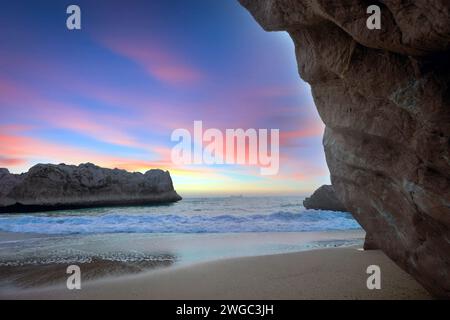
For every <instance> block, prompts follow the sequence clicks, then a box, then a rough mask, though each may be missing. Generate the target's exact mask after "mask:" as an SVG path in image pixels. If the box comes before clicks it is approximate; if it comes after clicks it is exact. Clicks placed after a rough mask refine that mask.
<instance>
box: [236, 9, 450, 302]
mask: <svg viewBox="0 0 450 320" xmlns="http://www.w3.org/2000/svg"><path fill="white" fill-rule="evenodd" d="M240 2H241V3H242V4H243V5H244V6H245V7H246V8H247V9H248V10H249V11H250V12H251V13H252V15H253V16H254V17H255V19H256V20H257V21H258V22H259V23H260V24H261V25H262V26H263V27H264V28H265V29H266V30H269V31H272V30H286V31H288V32H289V34H290V35H291V37H292V39H293V41H294V43H295V45H296V55H297V61H298V69H299V73H300V75H301V77H302V78H303V79H304V80H306V81H307V82H309V83H310V84H311V86H312V93H313V96H314V100H315V103H316V106H317V109H318V111H319V113H320V116H321V118H322V120H323V122H324V123H325V125H326V130H325V135H324V139H323V144H324V148H325V154H326V158H327V163H328V166H329V169H330V172H331V180H332V184H333V186H334V188H335V191H336V193H337V195H338V197H339V199H340V200H341V201H342V202H343V204H344V205H345V207H346V208H348V209H349V211H351V212H352V214H353V215H354V216H355V218H356V219H357V220H358V221H359V223H360V224H361V225H362V226H363V228H364V229H365V230H366V231H368V233H370V235H371V238H372V239H371V241H373V243H374V244H376V246H378V247H380V248H381V249H382V250H383V251H384V252H385V253H386V254H387V255H388V256H389V257H390V258H391V259H393V260H394V261H395V262H397V264H399V265H400V266H401V267H402V268H403V269H405V270H406V271H407V272H409V273H410V274H411V275H413V276H414V277H415V278H416V279H417V280H418V281H419V282H421V283H422V284H423V285H424V286H425V287H426V288H427V289H428V290H429V291H430V292H432V293H433V294H434V295H435V296H437V297H446V298H449V297H450V151H449V150H450V1H448V0H423V1H414V0H383V1H375V2H376V3H375V4H377V5H378V6H379V7H380V8H381V27H382V28H381V30H369V29H368V28H367V27H366V20H367V18H368V16H369V15H368V14H367V11H366V10H367V6H369V5H370V4H373V3H370V1H369V2H368V1H363V0H336V1H329V0H240Z"/></svg>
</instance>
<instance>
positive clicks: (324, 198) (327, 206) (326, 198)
mask: <svg viewBox="0 0 450 320" xmlns="http://www.w3.org/2000/svg"><path fill="white" fill-rule="evenodd" d="M303 206H304V207H305V208H306V209H316V210H331V211H344V212H346V211H348V210H347V209H346V208H345V207H344V205H343V204H342V202H341V201H340V200H339V199H338V198H337V197H336V193H335V192H334V189H333V186H330V185H323V186H321V187H320V188H319V189H317V190H316V191H314V193H313V194H312V195H311V197H308V198H306V199H305V200H303Z"/></svg>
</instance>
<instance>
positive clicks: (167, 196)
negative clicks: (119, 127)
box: [0, 163, 181, 212]
mask: <svg viewBox="0 0 450 320" xmlns="http://www.w3.org/2000/svg"><path fill="white" fill-rule="evenodd" d="M178 200H181V197H180V196H179V195H178V194H177V193H176V192H175V190H174V188H173V184H172V179H171V177H170V174H169V172H168V171H162V170H149V171H147V172H146V173H145V174H142V173H138V172H133V173H130V172H127V171H125V170H119V169H105V168H100V167H98V166H96V165H93V164H91V163H86V164H81V165H79V166H71V165H65V164H59V165H53V164H38V165H35V166H34V167H32V168H31V169H30V170H29V171H28V172H27V173H23V174H20V175H19V174H17V175H16V174H10V173H9V171H8V170H7V169H0V212H30V211H45V210H59V209H75V208H86V207H99V206H122V205H145V204H153V203H165V202H175V201H178Z"/></svg>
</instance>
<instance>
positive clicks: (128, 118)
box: [0, 0, 329, 196]
mask: <svg viewBox="0 0 450 320" xmlns="http://www.w3.org/2000/svg"><path fill="white" fill-rule="evenodd" d="M68 4H69V3H67V2H65V1H53V2H52V1H48V2H46V3H37V2H35V1H29V3H28V4H27V5H24V4H23V3H21V4H14V3H8V4H4V5H3V6H2V11H1V13H0V21H2V28H1V31H0V55H1V59H0V112H1V117H0V167H5V168H8V169H9V170H10V171H11V172H14V173H21V172H25V171H27V170H28V169H29V168H30V167H31V166H33V165H35V164H37V163H55V164H57V163H66V164H75V165H77V164H80V163H86V162H91V163H94V164H96V165H98V166H102V167H108V168H120V169H125V170H128V171H139V172H145V171H147V170H149V169H152V168H160V169H163V170H169V171H170V173H171V176H172V179H173V181H174V186H175V189H176V190H177V191H178V192H179V193H180V194H181V195H182V196H186V195H208V194H214V195H230V194H244V195H245V194H261V195H265V194H306V193H308V192H311V191H312V190H314V189H315V188H317V187H318V186H320V185H321V184H324V183H328V182H329V173H328V169H327V167H326V163H325V156H324V154H323V148H322V135H323V130H324V126H323V124H322V122H321V120H320V118H319V116H318V114H317V111H316V109H315V107H314V102H313V100H312V97H311V93H310V89H309V86H308V85H307V84H306V83H304V82H303V81H302V80H301V79H300V78H299V76H298V73H297V65H296V61H295V53H294V45H293V43H292V40H291V39H290V38H289V37H288V35H287V34H286V33H281V32H276V33H268V32H265V31H264V30H262V29H261V27H260V26H259V25H258V24H257V23H256V22H255V21H254V20H253V18H252V17H251V16H250V15H249V14H248V12H247V11H246V10H245V9H244V8H242V7H241V6H240V5H239V4H238V2H237V1H228V0H217V1H208V0H195V1H192V2H189V3H187V2H186V1H176V0H170V1H164V2H162V1H161V2H158V3H155V2H151V1H106V0H105V1H96V2H95V4H94V3H93V2H92V1H77V4H78V5H79V6H80V7H81V10H82V25H83V27H82V30H76V31H69V30H67V28H66V27H65V19H66V16H67V15H66V12H65V8H66V7H67V5H68ZM197 120H200V121H202V122H203V123H204V125H205V127H206V128H218V129H220V130H225V129H229V128H231V129H237V128H242V129H244V130H245V129H249V128H255V129H256V130H258V129H269V130H270V129H279V130H280V154H279V155H280V171H279V173H278V174H277V175H274V176H262V175H261V174H260V172H259V167H257V166H252V165H227V164H220V165H205V164H201V165H195V164H189V165H175V164H174V163H173V162H172V160H171V150H172V148H173V146H174V145H175V144H176V143H175V142H173V141H171V133H172V132H173V131H174V130H175V129H178V128H184V129H187V130H192V128H193V123H194V121H197Z"/></svg>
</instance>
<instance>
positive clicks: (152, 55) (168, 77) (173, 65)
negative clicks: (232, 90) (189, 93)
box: [100, 37, 204, 85]
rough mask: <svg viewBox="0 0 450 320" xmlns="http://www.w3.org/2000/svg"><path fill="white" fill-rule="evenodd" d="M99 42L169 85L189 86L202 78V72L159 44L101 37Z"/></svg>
mask: <svg viewBox="0 0 450 320" xmlns="http://www.w3.org/2000/svg"><path fill="white" fill-rule="evenodd" d="M100 42H101V43H102V44H103V45H104V46H106V47H107V48H109V49H110V50H111V51H113V52H115V53H116V54H119V55H121V56H124V57H126V58H128V59H130V60H132V61H133V62H135V63H136V64H138V65H140V66H141V67H142V68H143V69H144V70H145V71H146V72H147V73H148V74H149V75H150V76H151V77H153V78H156V79H158V80H159V81H161V82H163V83H167V84H170V85H191V84H193V83H196V82H198V81H200V80H201V79H202V78H204V74H203V72H201V71H200V70H198V69H197V68H195V67H193V66H191V65H190V64H188V63H187V62H185V60H184V59H183V58H181V57H180V56H179V55H178V54H176V53H175V52H174V50H169V49H167V48H164V46H163V45H162V44H161V43H158V44H153V45H152V46H151V45H149V44H148V42H145V41H142V40H139V39H135V40H134V41H131V40H129V39H116V38H111V37H103V38H101V39H100Z"/></svg>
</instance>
